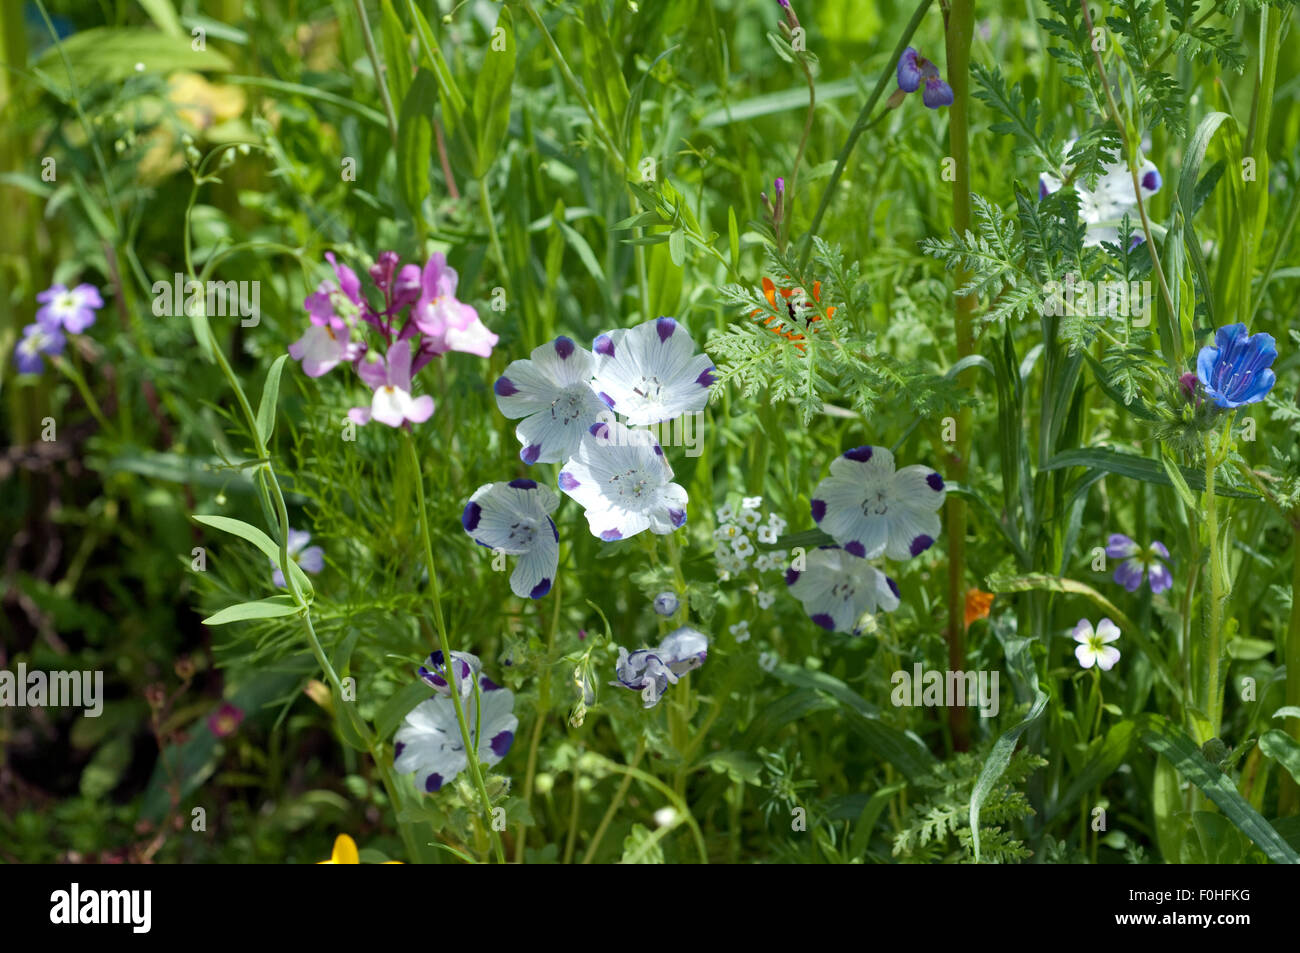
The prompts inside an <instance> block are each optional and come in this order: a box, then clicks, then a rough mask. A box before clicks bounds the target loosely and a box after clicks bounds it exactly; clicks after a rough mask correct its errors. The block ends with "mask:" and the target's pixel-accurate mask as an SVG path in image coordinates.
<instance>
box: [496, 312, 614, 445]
mask: <svg viewBox="0 0 1300 953" xmlns="http://www.w3.org/2000/svg"><path fill="white" fill-rule="evenodd" d="M594 368H595V358H594V357H593V356H592V354H591V352H590V351H588V350H586V349H585V348H581V347H578V346H577V345H576V344H574V343H573V341H571V340H570V339H569V338H567V337H558V338H556V339H555V340H554V341H551V342H549V343H547V344H543V345H542V346H541V347H539V348H536V349H534V350H533V353H532V355H531V356H530V357H529V358H528V359H527V360H519V361H513V362H511V364H510V365H509V366H508V367H507V368H506V371H505V373H504V374H503V375H501V377H499V378H498V379H497V382H496V384H495V385H494V386H493V390H494V391H495V393H496V397H497V407H499V408H500V410H501V413H503V414H505V415H506V416H507V417H511V418H520V417H522V418H523V421H522V422H521V423H520V424H519V427H518V429H516V431H515V436H516V437H517V438H518V440H519V443H520V444H521V445H522V446H523V450H521V451H520V453H519V458H520V459H521V460H523V461H524V463H527V464H530V465H531V464H534V463H563V462H564V461H565V460H568V459H569V457H571V456H573V454H574V452H575V451H576V450H577V449H578V445H579V444H580V443H581V442H582V435H583V434H584V433H586V432H587V430H588V429H589V428H590V427H591V425H592V424H594V423H596V422H597V421H598V420H599V419H600V415H601V413H602V412H604V411H606V407H605V405H604V403H602V402H601V400H600V398H598V397H597V396H596V394H595V392H594V391H592V389H591V378H592V375H593V373H594Z"/></svg>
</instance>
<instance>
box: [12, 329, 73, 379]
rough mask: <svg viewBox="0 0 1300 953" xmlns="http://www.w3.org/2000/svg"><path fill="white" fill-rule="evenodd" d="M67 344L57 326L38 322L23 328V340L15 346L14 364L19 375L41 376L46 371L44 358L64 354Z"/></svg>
mask: <svg viewBox="0 0 1300 953" xmlns="http://www.w3.org/2000/svg"><path fill="white" fill-rule="evenodd" d="M66 343H67V341H66V339H65V338H64V336H63V332H62V331H61V330H59V328H58V327H57V326H47V325H45V324H42V323H41V322H40V321H37V322H36V323H35V324H29V325H27V327H25V328H23V336H22V340H20V341H19V342H18V343H17V344H16V345H15V346H14V363H15V364H16V365H18V373H19V374H39V373H40V372H41V371H43V370H45V361H44V360H42V358H43V357H53V356H54V355H55V354H62V353H63V347H64V345H65V344H66Z"/></svg>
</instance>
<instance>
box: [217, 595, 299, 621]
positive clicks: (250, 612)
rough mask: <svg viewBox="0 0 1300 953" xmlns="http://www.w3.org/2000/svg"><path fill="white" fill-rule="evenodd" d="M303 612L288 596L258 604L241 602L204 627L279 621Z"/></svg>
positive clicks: (273, 597)
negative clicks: (251, 620) (264, 620)
mask: <svg viewBox="0 0 1300 953" xmlns="http://www.w3.org/2000/svg"><path fill="white" fill-rule="evenodd" d="M300 611H301V610H300V609H299V608H298V606H297V605H296V604H295V603H294V601H293V600H292V599H290V598H289V597H288V596H272V597H271V598H270V599H259V600H257V601H256V602H241V603H239V604H238V605H233V606H227V607H226V608H224V609H222V610H221V611H220V612H217V613H214V614H213V615H210V616H208V617H207V618H206V619H204V620H203V624H204V625H226V624H227V623H230V622H246V621H248V620H249V619H279V618H281V617H283V616H287V615H294V614H295V613H297V612H300Z"/></svg>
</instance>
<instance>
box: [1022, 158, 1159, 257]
mask: <svg viewBox="0 0 1300 953" xmlns="http://www.w3.org/2000/svg"><path fill="white" fill-rule="evenodd" d="M1072 146H1073V143H1072V142H1070V143H1066V146H1065V151H1066V154H1067V155H1068V154H1069V152H1070V149H1071V148H1072ZM1065 171H1066V172H1069V171H1070V168H1069V167H1068V166H1067V167H1066V169H1065ZM1162 184H1163V180H1162V179H1161V177H1160V170H1159V169H1157V168H1156V167H1155V163H1153V162H1151V161H1150V160H1149V159H1143V160H1142V164H1141V166H1140V167H1139V169H1138V188H1139V189H1140V191H1141V193H1142V199H1143V201H1146V200H1147V199H1149V198H1151V196H1153V195H1155V194H1156V193H1157V192H1159V191H1160V186H1161V185H1162ZM1060 187H1061V182H1060V181H1059V180H1058V179H1055V178H1053V177H1052V176H1050V175H1047V174H1046V173H1044V174H1043V175H1041V176H1039V179H1038V197H1039V198H1040V199H1041V198H1045V197H1046V196H1047V195H1049V194H1051V193H1052V192H1055V191H1056V190H1057V189H1059V188H1060ZM1074 191H1075V193H1076V194H1078V196H1079V218H1081V219H1082V220H1083V222H1084V225H1085V226H1086V231H1085V232H1084V238H1083V244H1084V245H1085V246H1088V247H1093V248H1098V247H1100V246H1101V244H1102V242H1109V243H1110V244H1112V245H1117V244H1119V223H1120V221H1121V220H1122V219H1123V218H1124V216H1125V215H1128V216H1129V217H1130V219H1132V218H1133V217H1135V215H1136V212H1137V207H1138V200H1137V195H1136V193H1135V192H1134V191H1133V174H1132V173H1131V172H1130V171H1129V168H1128V165H1127V163H1125V162H1123V161H1119V162H1115V163H1112V164H1111V165H1108V166H1106V167H1105V168H1104V170H1103V172H1102V174H1101V176H1100V177H1099V178H1098V179H1097V186H1096V188H1094V189H1089V188H1088V187H1087V186H1086V185H1085V184H1084V183H1083V182H1082V181H1080V180H1075V182H1074Z"/></svg>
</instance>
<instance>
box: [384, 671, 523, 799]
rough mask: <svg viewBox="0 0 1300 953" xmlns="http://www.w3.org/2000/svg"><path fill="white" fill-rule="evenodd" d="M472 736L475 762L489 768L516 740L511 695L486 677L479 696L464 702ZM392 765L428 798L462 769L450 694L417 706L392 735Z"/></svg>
mask: <svg viewBox="0 0 1300 953" xmlns="http://www.w3.org/2000/svg"><path fill="white" fill-rule="evenodd" d="M463 704H464V707H465V720H466V723H467V725H468V727H469V735H470V737H471V738H474V737H477V738H478V752H477V753H478V760H479V763H480V764H482V765H484V766H486V767H491V766H492V765H494V764H497V763H499V762H500V761H501V759H502V758H504V757H505V756H506V754H507V752H509V750H510V746H511V744H513V742H514V738H515V731H516V730H517V729H518V727H519V719H518V718H516V717H515V715H514V706H515V696H514V693H513V692H511V691H510V689H508V688H501V687H499V686H497V685H495V684H493V683H492V682H491V680H490V679H488V678H486V677H484V678H481V679H480V691H479V693H478V696H477V698H475V697H474V696H470V697H468V698H466V699H465V701H464V702H463ZM393 742H394V744H393V767H394V769H396V770H397V771H398V772H399V773H401V774H414V775H415V784H416V787H417V788H419V789H420V790H421V791H425V792H428V793H430V794H432V793H434V792H436V791H438V790H439V789H441V788H442V786H443V785H444V784H446V783H447V782H448V781H450V780H452V779H453V778H455V777H456V775H458V774H460V772H462V771H464V770H465V768H466V766H467V765H468V763H469V762H468V759H467V758H466V756H465V744H464V740H463V739H462V738H461V734H460V726H459V724H458V722H457V720H456V708H455V702H454V701H453V700H452V698H451V696H450V695H435V696H434V697H433V698H430V699H428V700H427V701H423V702H421V703H420V704H418V705H416V706H415V708H413V709H412V710H411V712H410V714H408V715H407V716H406V720H405V721H404V722H403V724H402V727H401V728H399V729H398V730H397V734H395V735H394V736H393Z"/></svg>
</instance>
